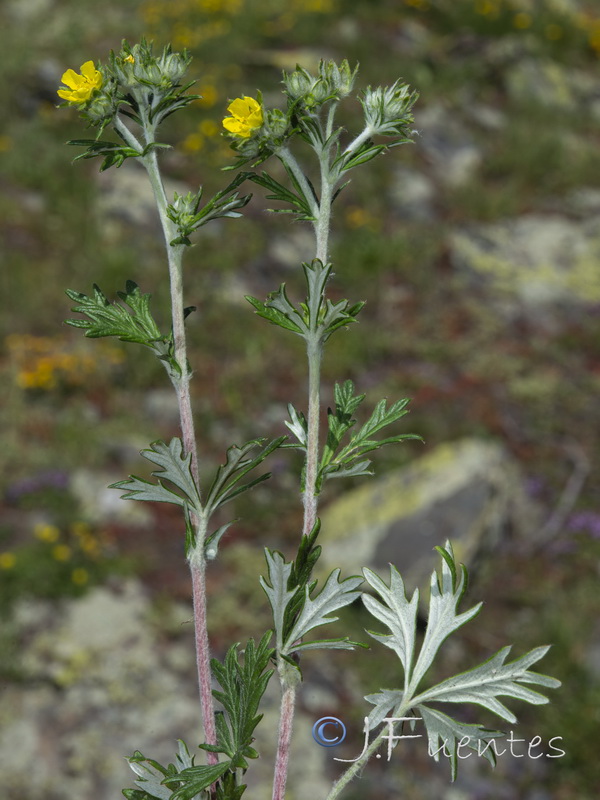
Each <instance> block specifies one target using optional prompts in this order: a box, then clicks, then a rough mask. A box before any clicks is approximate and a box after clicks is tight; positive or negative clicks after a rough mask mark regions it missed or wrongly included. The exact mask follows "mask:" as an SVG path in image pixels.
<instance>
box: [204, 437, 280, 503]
mask: <svg viewBox="0 0 600 800" xmlns="http://www.w3.org/2000/svg"><path fill="white" fill-rule="evenodd" d="M286 438H287V437H286V436H279V437H278V438H277V439H273V440H272V441H270V442H268V443H267V444H265V445H263V444H262V443H263V442H265V441H266V439H252V440H251V441H249V442H246V443H245V444H243V445H242V446H241V447H237V445H233V446H232V447H230V448H229V449H228V450H227V460H226V462H225V464H222V465H221V466H220V467H219V468H218V470H217V473H216V475H215V478H214V480H213V483H212V486H211V487H210V489H209V492H208V496H207V500H206V508H207V509H208V513H210V514H212V513H213V512H214V511H215V510H216V509H217V508H219V507H220V506H222V505H224V504H225V503H228V502H229V501H230V500H233V498H234V497H237V496H238V495H239V494H242V492H246V491H248V489H251V488H252V487H253V486H256V485H257V484H258V483H261V482H262V481H265V480H267V479H268V478H269V477H270V475H271V473H270V472H267V473H265V474H264V475H260V476H259V477H258V478H254V479H253V480H251V481H248V483H244V484H242V485H238V484H239V482H240V480H241V479H242V478H243V477H244V476H245V475H247V474H248V472H250V471H251V470H253V469H254V468H255V467H257V466H258V465H259V464H261V463H262V462H263V461H264V460H265V458H267V456H268V455H270V454H271V453H272V452H273V451H274V450H276V449H277V448H278V447H280V446H281V445H282V444H283V442H284V441H285V440H286ZM257 447H260V449H259V452H258V454H257V455H255V456H253V457H249V456H248V454H249V453H250V451H252V450H254V449H255V448H257Z"/></svg>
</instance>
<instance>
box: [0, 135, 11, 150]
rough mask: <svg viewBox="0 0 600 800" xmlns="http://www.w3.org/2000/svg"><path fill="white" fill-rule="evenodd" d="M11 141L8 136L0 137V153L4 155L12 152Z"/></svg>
mask: <svg viewBox="0 0 600 800" xmlns="http://www.w3.org/2000/svg"><path fill="white" fill-rule="evenodd" d="M12 147H13V140H12V139H11V138H10V136H0V153H6V152H8V151H9V150H12Z"/></svg>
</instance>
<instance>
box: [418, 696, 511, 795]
mask: <svg viewBox="0 0 600 800" xmlns="http://www.w3.org/2000/svg"><path fill="white" fill-rule="evenodd" d="M417 711H418V712H419V714H420V715H421V719H422V720H423V722H424V724H425V728H426V730H427V738H428V749H429V754H430V755H431V756H432V757H433V759H434V760H435V761H439V758H440V752H442V753H443V754H444V755H445V756H446V757H448V758H449V759H450V769H451V774H452V781H453V782H454V781H455V780H456V775H457V771H458V759H457V755H458V746H459V744H462V746H463V747H468V748H469V749H470V750H474V751H475V752H476V753H477V755H482V756H483V757H484V758H486V759H487V760H488V761H489V762H490V764H491V765H492V767H495V766H496V752H495V750H494V745H493V740H494V739H497V738H498V737H499V736H504V734H503V732H502V731H494V730H489V729H487V728H484V727H483V725H469V724H467V723H464V722H459V721H458V720H456V719H453V718H452V717H449V716H447V715H446V714H442V712H441V711H436V710H434V709H432V708H428V707H427V706H424V705H419V706H417Z"/></svg>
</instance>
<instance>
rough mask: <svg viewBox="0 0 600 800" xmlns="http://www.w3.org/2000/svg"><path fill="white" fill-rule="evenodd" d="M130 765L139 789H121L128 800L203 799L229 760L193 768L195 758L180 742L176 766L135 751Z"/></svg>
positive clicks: (228, 765) (227, 765)
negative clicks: (166, 764) (205, 790)
mask: <svg viewBox="0 0 600 800" xmlns="http://www.w3.org/2000/svg"><path fill="white" fill-rule="evenodd" d="M129 765H130V767H131V769H132V770H133V771H134V772H135V774H136V775H137V776H138V780H136V781H135V784H136V786H139V787H140V788H139V789H124V790H123V794H124V795H125V797H126V798H127V800H148V798H156V800H173V798H175V800H203V797H204V792H203V790H204V789H206V787H207V786H210V785H211V784H212V783H214V782H215V781H216V780H218V779H219V778H220V777H221V776H222V775H223V774H224V773H225V772H227V771H228V770H229V769H230V764H229V762H228V761H223V762H222V763H220V764H215V765H212V766H195V765H194V757H193V756H191V755H190V752H189V750H188V748H187V745H186V744H185V742H183V741H182V740H181V739H180V740H179V750H178V752H177V753H176V755H175V764H169V765H168V766H167V767H164V766H162V764H159V763H158V761H154V760H153V759H151V758H146V757H145V756H144V755H143V754H142V753H140V752H139V750H137V751H136V752H135V753H134V754H133V756H132V757H131V758H130V759H129ZM200 793H202V794H200Z"/></svg>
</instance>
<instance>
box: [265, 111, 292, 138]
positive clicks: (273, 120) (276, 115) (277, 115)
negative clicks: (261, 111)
mask: <svg viewBox="0 0 600 800" xmlns="http://www.w3.org/2000/svg"><path fill="white" fill-rule="evenodd" d="M288 127H289V121H288V118H287V116H286V115H285V114H284V113H283V111H280V110H279V109H278V108H274V109H272V110H271V111H267V128H268V130H269V132H270V134H271V135H272V136H274V137H281V136H285V134H286V133H287V129H288Z"/></svg>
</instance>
